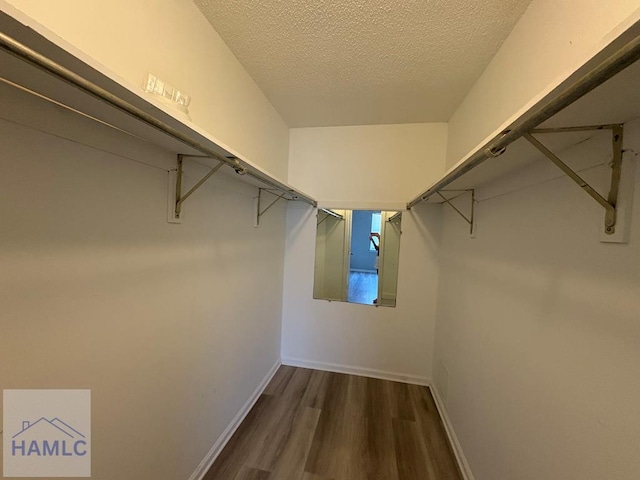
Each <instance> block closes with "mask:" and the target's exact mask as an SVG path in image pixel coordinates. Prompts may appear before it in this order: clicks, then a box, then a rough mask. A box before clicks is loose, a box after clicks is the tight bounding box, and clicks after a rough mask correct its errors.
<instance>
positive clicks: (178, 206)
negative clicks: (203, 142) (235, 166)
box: [174, 155, 225, 220]
mask: <svg viewBox="0 0 640 480" xmlns="http://www.w3.org/2000/svg"><path fill="white" fill-rule="evenodd" d="M185 157H193V158H211V157H208V156H206V155H178V162H177V163H178V168H177V174H176V187H175V209H174V212H175V218H176V220H180V215H181V214H182V204H183V203H184V202H185V200H186V199H187V198H189V197H190V196H191V195H193V193H194V192H195V191H196V190H198V188H200V187H201V186H202V184H203V183H204V182H206V181H207V180H209V178H211V177H212V176H213V174H214V173H216V172H217V171H218V170H220V168H221V167H222V166H223V165H224V164H225V162H223V161H220V163H218V164H217V165H216V166H215V167H213V168H212V169H211V170H210V171H209V172H208V173H207V174H206V175H205V176H204V177H202V178H201V179H200V180H199V181H198V183H196V184H195V185H194V186H193V187H192V188H191V190H189V191H188V192H187V193H185V194H184V195H182V176H183V162H184V158H185Z"/></svg>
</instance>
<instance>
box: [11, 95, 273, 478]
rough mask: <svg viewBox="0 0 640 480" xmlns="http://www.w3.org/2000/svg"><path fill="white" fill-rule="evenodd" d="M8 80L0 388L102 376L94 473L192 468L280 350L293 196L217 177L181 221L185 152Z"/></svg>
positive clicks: (185, 471) (186, 471)
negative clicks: (37, 98)
mask: <svg viewBox="0 0 640 480" xmlns="http://www.w3.org/2000/svg"><path fill="white" fill-rule="evenodd" d="M7 88H9V87H6V86H3V87H2V88H0V103H2V106H3V107H2V112H0V116H2V117H6V118H8V119H9V120H5V119H0V139H1V147H2V148H1V151H2V155H1V158H0V192H1V193H0V198H1V199H2V201H0V218H2V224H1V225H2V226H0V330H1V331H2V334H1V335H0V389H5V388H18V389H20V388H54V389H56V388H89V389H91V391H92V439H93V456H92V467H93V468H92V471H93V475H92V478H94V479H96V480H112V479H116V478H117V479H122V480H139V479H151V478H153V479H158V480H162V479H165V480H180V479H182V480H187V478H189V476H190V475H191V474H192V473H193V471H194V470H195V469H196V467H197V465H198V464H199V462H200V461H201V460H202V459H203V457H204V456H205V454H206V453H207V452H208V450H209V448H211V446H212V445H213V443H214V441H216V440H217V439H218V437H219V436H220V435H221V433H222V432H223V430H224V428H225V427H226V426H227V425H228V424H229V422H230V421H231V419H232V418H233V417H234V415H235V414H236V413H237V412H238V410H239V409H240V408H241V406H242V405H243V403H244V402H245V401H247V399H248V398H249V397H250V395H251V394H252V392H253V391H254V389H255V388H256V387H257V386H258V385H259V384H260V382H261V380H262V379H263V378H264V377H265V375H266V374H267V373H268V372H269V370H270V369H271V367H272V366H273V365H274V364H275V362H277V361H279V357H280V338H281V314H282V311H281V302H282V275H283V262H284V232H285V229H284V227H285V223H284V221H285V215H284V213H285V212H284V206H283V205H276V206H274V207H273V208H272V209H270V210H269V212H268V214H267V215H265V217H264V218H263V219H262V221H261V226H260V228H253V206H254V200H253V197H254V196H255V195H256V190H255V188H253V187H249V186H248V185H246V184H244V183H239V182H238V181H237V180H235V179H234V178H229V177H225V176H215V177H213V178H212V179H211V180H209V182H208V183H207V184H205V185H204V186H203V187H202V188H201V190H199V191H197V192H196V193H195V194H194V195H193V196H192V197H191V198H189V200H187V202H186V203H185V205H184V223H183V224H181V225H174V224H169V223H167V221H166V216H167V182H168V173H167V169H169V168H172V167H173V165H174V164H175V156H174V155H173V154H171V153H167V152H165V151H162V150H158V149H155V148H153V147H150V146H148V145H146V144H142V143H138V142H137V141H135V140H133V139H131V138H129V137H124V136H121V135H119V134H115V133H114V132H113V131H111V130H109V129H107V128H106V127H97V126H96V125H89V126H87V124H86V122H87V120H80V119H79V118H78V117H75V116H72V115H71V114H69V113H60V112H58V113H56V114H54V112H55V111H57V110H58V109H57V108H53V107H52V106H42V105H40V106H35V105H33V104H32V102H31V101H30V102H28V103H25V102H23V101H20V102H16V101H15V100H16V98H17V97H16V96H15V94H12V96H11V97H7V96H5V93H4V92H5V91H6V90H7ZM16 121H17V122H23V121H29V122H31V124H34V125H35V124H37V128H39V129H44V130H46V131H52V132H54V133H55V134H56V135H59V136H62V137H69V138H71V139H72V140H73V141H68V140H64V139H61V138H57V137H55V136H52V135H50V134H49V133H45V132H43V131H40V130H37V129H36V130H34V129H31V128H25V127H23V126H20V125H18V124H16V123H15V122H16ZM88 142H90V143H91V145H92V146H85V144H86V143H88ZM146 164H149V165H146ZM189 165H190V166H189V167H188V170H187V178H186V182H187V183H189V182H190V183H191V184H193V183H195V180H196V179H197V178H198V176H201V175H202V174H203V173H204V171H205V170H204V169H203V168H195V167H194V166H193V164H192V163H189ZM157 167H158V168H157ZM218 175H220V174H218Z"/></svg>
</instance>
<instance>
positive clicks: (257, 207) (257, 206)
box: [253, 188, 287, 227]
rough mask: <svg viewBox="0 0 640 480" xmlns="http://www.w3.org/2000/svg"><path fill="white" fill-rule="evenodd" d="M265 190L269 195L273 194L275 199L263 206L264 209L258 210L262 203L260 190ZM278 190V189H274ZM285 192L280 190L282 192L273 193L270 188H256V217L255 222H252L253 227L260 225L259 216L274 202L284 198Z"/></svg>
mask: <svg viewBox="0 0 640 480" xmlns="http://www.w3.org/2000/svg"><path fill="white" fill-rule="evenodd" d="M263 191H264V192H267V193H270V194H271V195H275V196H276V199H275V200H274V201H272V202H271V203H270V204H269V205H267V206H266V207H265V209H264V210H262V211H261V210H260V209H261V208H262V207H261V204H262V192H263ZM276 191H279V190H276ZM286 194H287V192H282V194H280V195H276V194H275V193H273V191H272V189H271V188H259V189H258V196H257V197H256V207H255V208H256V218H255V223H254V225H253V226H254V227H259V226H260V217H262V216H263V215H264V214H265V213H266V211H267V210H269V209H270V208H271V207H273V206H274V205H275V204H276V203H278V200H280V199H282V198H284V196H285V195H286Z"/></svg>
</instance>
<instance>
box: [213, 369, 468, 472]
mask: <svg viewBox="0 0 640 480" xmlns="http://www.w3.org/2000/svg"><path fill="white" fill-rule="evenodd" d="M204 479H205V480H422V479H425V480H462V476H461V475H460V472H459V470H458V467H457V464H456V462H455V459H454V456H453V453H452V451H451V448H450V445H449V443H448V440H447V437H446V433H445V431H444V428H443V426H442V421H441V419H440V417H439V415H438V412H437V410H436V406H435V403H434V401H433V398H432V397H431V392H430V391H429V389H428V388H426V387H419V386H416V385H406V384H403V383H396V382H390V381H386V380H377V379H373V378H365V377H358V376H353V375H343V374H339V373H329V372H322V371H318V370H307V369H304V368H295V367H287V366H282V367H280V369H279V370H278V371H277V373H276V374H275V376H274V378H273V380H272V381H271V382H270V383H269V385H268V386H267V388H266V389H265V391H264V393H263V394H262V395H261V396H260V398H259V399H258V401H257V402H256V405H255V406H254V407H253V409H252V410H251V412H249V414H248V415H247V417H246V418H245V420H244V422H242V424H241V425H240V427H239V428H238V430H237V431H236V433H235V434H234V435H233V437H232V438H231V440H229V443H228V444H227V446H226V447H225V448H224V450H223V451H222V453H221V454H220V456H219V457H218V458H217V459H216V461H215V463H214V464H213V465H212V467H211V469H210V470H209V472H208V473H207V474H206V475H205V477H204Z"/></svg>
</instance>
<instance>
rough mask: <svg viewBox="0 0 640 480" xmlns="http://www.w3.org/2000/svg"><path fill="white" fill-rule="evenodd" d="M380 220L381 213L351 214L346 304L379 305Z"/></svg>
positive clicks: (365, 211)
mask: <svg viewBox="0 0 640 480" xmlns="http://www.w3.org/2000/svg"><path fill="white" fill-rule="evenodd" d="M381 220H382V214H381V212H380V211H374V210H354V211H353V213H352V217H351V249H350V252H349V253H350V257H349V288H348V294H347V301H348V302H352V303H367V304H377V303H378V261H379V258H380V257H379V256H380V230H381V223H382V221H381Z"/></svg>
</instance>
